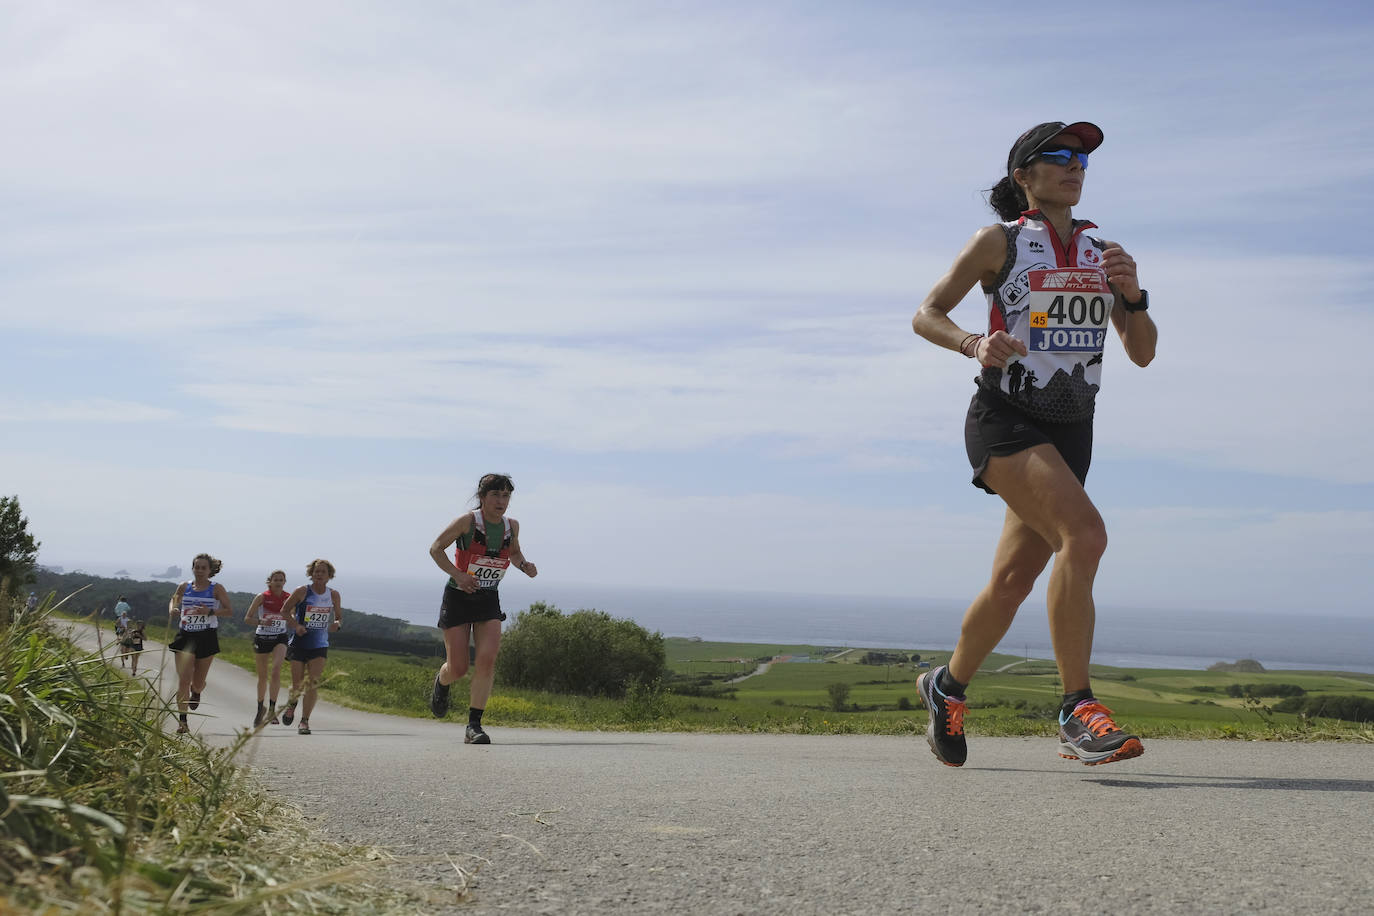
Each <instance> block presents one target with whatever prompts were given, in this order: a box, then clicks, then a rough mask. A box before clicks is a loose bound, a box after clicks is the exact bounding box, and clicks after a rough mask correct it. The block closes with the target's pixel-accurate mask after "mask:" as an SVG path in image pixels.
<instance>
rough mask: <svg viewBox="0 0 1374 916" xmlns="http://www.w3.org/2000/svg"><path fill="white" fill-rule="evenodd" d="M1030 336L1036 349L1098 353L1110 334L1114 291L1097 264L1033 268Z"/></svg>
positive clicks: (1033, 349)
mask: <svg viewBox="0 0 1374 916" xmlns="http://www.w3.org/2000/svg"><path fill="white" fill-rule="evenodd" d="M1030 286H1031V292H1030V297H1029V299H1028V306H1029V310H1030V340H1029V341H1027V344H1026V345H1027V347H1028V348H1029V349H1030V351H1031V352H1032V353H1034V352H1037V351H1039V352H1054V353H1066V352H1067V353H1074V352H1078V353H1096V352H1098V351H1099V350H1101V349H1102V347H1103V344H1104V343H1105V342H1106V338H1107V319H1108V317H1109V316H1110V315H1111V312H1112V291H1111V287H1109V286H1108V285H1107V275H1106V274H1105V273H1104V272H1103V271H1102V270H1100V269H1098V268H1096V267H1090V268H1058V269H1052V270H1033V271H1031V272H1030Z"/></svg>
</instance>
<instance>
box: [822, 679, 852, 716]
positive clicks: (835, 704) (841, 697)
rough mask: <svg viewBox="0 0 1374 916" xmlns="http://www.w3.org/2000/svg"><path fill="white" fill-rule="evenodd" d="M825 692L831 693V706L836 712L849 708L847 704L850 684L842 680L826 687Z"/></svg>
mask: <svg viewBox="0 0 1374 916" xmlns="http://www.w3.org/2000/svg"><path fill="white" fill-rule="evenodd" d="M825 692H826V693H828V694H830V708H831V709H832V710H834V711H835V712H842V711H844V710H845V709H846V708H848V707H847V706H846V705H845V704H847V703H848V702H849V685H848V684H846V683H844V682H843V681H840V682H838V683H834V684H831V685H830V686H829V687H826V688H825Z"/></svg>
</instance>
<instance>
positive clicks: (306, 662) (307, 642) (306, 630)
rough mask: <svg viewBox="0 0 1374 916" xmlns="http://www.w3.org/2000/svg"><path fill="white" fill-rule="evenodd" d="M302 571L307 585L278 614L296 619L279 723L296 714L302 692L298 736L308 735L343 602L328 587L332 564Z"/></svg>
mask: <svg viewBox="0 0 1374 916" xmlns="http://www.w3.org/2000/svg"><path fill="white" fill-rule="evenodd" d="M305 572H306V575H308V576H310V584H309V585H302V586H301V587H300V588H298V589H296V590H295V591H294V592H292V593H291V595H290V597H288V598H287V599H286V602H285V603H284V604H283V605H282V613H283V614H284V615H286V616H287V617H290V616H291V614H292V613H293V612H294V613H295V618H296V619H295V626H294V630H295V635H294V636H292V637H291V644H290V645H289V646H288V647H287V649H286V660H287V661H289V662H290V663H291V702H290V703H288V704H287V707H286V711H285V712H283V713H282V716H281V721H282V724H283V725H290V724H291V722H292V720H293V718H294V717H295V715H296V701H297V700H298V699H300V698H301V696H302V693H304V706H303V707H302V709H301V721H300V725H298V726H297V728H296V731H297V733H298V734H302V735H308V734H310V713H311V712H312V711H314V709H315V700H316V699H318V698H319V692H318V688H319V685H320V678H321V677H323V675H324V662H325V659H326V658H327V657H328V656H329V634H330V633H337V632H338V631H339V630H340V629H341V628H342V627H343V616H342V611H343V602H342V600H341V599H340V598H339V592H338V590H337V589H332V588H330V587H329V580H330V579H333V578H334V576H335V571H334V564H333V563H331V562H329V561H328V560H311V561H310V565H308V566H306V567H305Z"/></svg>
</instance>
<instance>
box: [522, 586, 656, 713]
mask: <svg viewBox="0 0 1374 916" xmlns="http://www.w3.org/2000/svg"><path fill="white" fill-rule="evenodd" d="M666 674H667V661H666V656H665V651H664V648H663V634H661V633H656V632H655V633H650V632H649V631H648V630H646V629H644V628H643V627H642V626H640V625H639V624H637V623H635V622H634V621H633V620H619V619H616V618H614V617H611V616H610V615H609V614H606V613H603V612H601V611H596V610H580V611H574V612H572V613H571V614H564V613H563V612H562V611H560V610H559V609H558V608H556V607H554V606H552V605H548V604H544V603H543V602H536V603H534V604H532V605H530V607H529V609H528V610H525V611H521V612H520V614H519V616H517V617H516V619H515V624H514V625H513V626H512V627H511V628H510V629H509V630H507V631H506V633H505V634H504V635H503V636H502V637H501V653H500V654H499V655H498V656H497V657H496V676H497V677H498V678H499V679H500V680H501V683H503V684H507V685H510V686H513V687H526V688H530V689H534V690H547V691H550V692H553V693H574V694H581V695H583V696H606V697H622V696H624V695H625V691H626V689H627V688H628V687H629V685H630V684H631V683H634V682H636V681H637V682H639V683H641V684H647V683H650V682H653V681H660V682H661V681H662V680H663V678H664V677H665V676H666Z"/></svg>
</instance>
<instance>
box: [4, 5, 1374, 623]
mask: <svg viewBox="0 0 1374 916" xmlns="http://www.w3.org/2000/svg"><path fill="white" fill-rule="evenodd" d="M951 6H952V5H950V4H929V5H927V4H914V3H913V4H894V3H857V4H847V5H845V6H844V7H843V9H842V10H841V8H840V7H837V6H835V5H832V4H820V3H758V4H747V5H741V4H710V3H693V4H641V3H620V4H616V3H594V4H593V3H571V4H565V3H547V4H545V3H529V4H501V5H494V4H476V3H472V4H449V3H411V4H403V5H401V4H382V3H374V4H363V3H328V4H325V3H313V4H312V3H299V4H289V5H286V6H282V5H280V4H266V3H240V4H233V5H222V4H190V3H188V4H180V5H175V6H167V5H162V4H144V5H139V4H129V5H121V6H119V7H118V8H113V7H110V6H109V5H106V4H97V3H90V4H80V3H73V4H64V5H61V6H60V7H52V6H36V5H27V6H18V7H10V8H7V9H6V10H5V11H4V12H0V111H3V112H4V115H5V121H6V140H5V143H4V144H3V145H0V163H3V169H0V340H3V353H4V360H3V362H2V363H0V382H3V386H4V392H5V395H4V398H3V400H0V424H3V425H2V426H0V428H2V429H3V430H4V436H3V440H0V492H4V493H7V494H9V493H12V494H17V495H18V496H19V497H20V500H21V502H22V504H23V506H24V508H25V510H26V512H27V514H28V516H29V518H30V521H31V523H32V526H33V528H34V529H35V531H36V533H37V535H38V536H39V537H40V539H41V540H42V541H43V551H42V560H43V561H44V562H47V563H51V564H60V565H65V566H68V567H72V566H83V567H85V568H88V569H107V570H108V569H113V568H116V567H119V566H126V567H129V568H130V569H131V570H132V571H134V572H142V571H144V570H143V567H147V568H148V569H152V568H154V567H158V568H160V567H162V566H165V565H167V564H169V563H180V564H181V565H183V566H186V565H188V562H189V559H190V557H191V556H192V555H194V554H195V553H197V552H199V551H201V550H209V551H210V552H212V553H214V554H216V555H217V556H220V557H222V558H223V559H224V560H225V562H226V564H227V565H229V566H232V567H234V568H236V569H240V570H243V569H257V568H261V569H262V570H263V572H264V573H265V572H266V570H268V569H271V568H272V567H275V566H285V567H287V568H296V567H297V566H301V565H303V564H304V562H305V561H306V560H308V559H309V558H311V557H313V556H317V555H322V556H327V557H329V558H331V559H332V560H333V561H334V562H335V564H336V565H337V566H339V567H340V568H341V569H343V570H352V571H355V572H362V573H367V574H379V575H392V576H406V577H410V576H414V577H417V578H422V577H427V576H432V575H435V574H436V572H435V571H434V570H433V567H432V566H431V565H430V563H429V560H428V557H427V555H426V550H427V547H428V544H429V542H430V540H431V539H432V538H433V536H434V535H435V534H437V533H438V531H439V530H440V529H442V528H443V526H444V525H445V524H446V523H447V522H448V521H449V520H450V519H451V518H453V517H454V516H455V515H457V514H458V513H459V512H460V511H462V510H463V508H464V507H465V505H466V500H467V497H468V495H469V494H470V493H471V491H472V489H473V486H474V484H475V482H476V479H477V477H478V476H479V475H480V474H482V473H484V472H486V471H489V470H501V471H506V472H509V473H511V474H512V475H513V476H514V478H515V480H516V485H517V491H516V495H515V499H514V501H513V504H512V509H511V514H512V515H513V516H515V517H516V518H519V519H520V520H521V522H522V525H523V526H524V530H525V535H524V540H525V542H526V549H527V552H528V554H529V555H530V557H531V558H533V559H534V560H535V561H536V562H538V563H539V565H540V568H541V577H548V581H550V582H559V581H562V582H569V583H573V582H576V583H607V584H626V585H636V586H661V587H665V588H676V587H708V588H709V587H720V588H730V589H757V590H764V591H785V592H821V593H846V592H851V593H858V594H872V595H911V596H913V597H920V598H951V599H959V600H962V599H964V598H967V597H968V596H970V595H972V594H973V593H974V592H975V591H976V590H977V589H978V588H979V587H980V586H981V584H982V580H983V579H984V577H985V576H986V574H987V570H988V565H989V562H990V557H991V551H992V547H993V545H994V543H995V540H996V537H997V533H998V528H999V525H1000V520H1001V508H1000V505H1001V504H1000V502H999V501H997V500H995V499H993V498H991V497H987V496H986V495H984V494H982V493H981V492H980V491H977V490H975V489H974V488H973V487H971V486H970V485H969V483H968V477H969V470H968V466H967V461H966V459H965V457H964V452H963V444H962V423H963V415H964V409H965V406H966V404H967V400H968V397H969V395H970V393H971V380H972V376H973V374H974V373H973V367H972V364H971V363H969V362H968V361H966V360H962V359H961V358H960V357H958V356H956V355H955V354H953V353H952V352H946V351H941V350H938V349H936V348H934V347H932V346H930V345H929V344H926V343H925V342H924V341H921V340H920V339H918V338H916V337H915V336H914V335H912V333H911V331H910V325H909V322H910V318H911V314H912V312H913V311H914V310H915V308H916V306H917V304H919V302H920V300H921V299H922V297H923V296H924V295H925V294H926V292H927V291H928V289H929V287H930V286H931V285H932V284H933V283H934V281H935V280H936V279H937V278H938V277H939V276H940V274H941V273H942V272H943V271H944V270H945V268H946V267H947V266H948V264H949V262H950V260H951V259H952V258H953V256H954V255H955V254H956V253H957V252H958V251H959V249H960V248H961V247H962V246H963V244H964V242H965V241H966V240H967V239H968V238H969V237H970V236H971V235H972V234H973V233H974V232H975V231H976V230H977V229H978V228H979V227H980V226H982V225H985V224H987V223H990V222H992V221H993V218H994V217H993V215H992V213H991V211H990V210H988V209H987V207H986V205H985V204H984V203H983V200H982V195H981V193H980V189H982V188H986V187H988V186H990V185H991V183H992V182H993V181H995V180H996V179H997V177H998V175H999V172H1000V170H1001V168H1002V167H1003V165H1004V163H1005V158H1006V152H1007V149H1008V147H1009V146H1010V144H1011V142H1012V141H1013V140H1014V139H1015V137H1016V136H1017V135H1018V134H1019V133H1020V132H1021V131H1022V130H1024V129H1025V128H1026V127H1029V126H1030V125H1032V124H1034V123H1036V122H1039V121H1042V120H1053V119H1064V120H1079V119H1085V120H1092V121H1095V122H1096V123H1098V124H1100V125H1101V126H1102V127H1103V128H1104V131H1105V134H1106V142H1105V144H1104V146H1103V147H1102V150H1101V151H1100V152H1099V153H1098V154H1097V155H1096V156H1095V157H1094V159H1093V163H1092V168H1091V169H1090V171H1089V174H1088V181H1087V186H1086V189H1085V194H1084V200H1083V203H1082V204H1081V206H1080V207H1079V209H1078V211H1077V215H1079V216H1083V217H1087V218H1091V219H1092V220H1093V221H1095V222H1096V223H1097V224H1098V225H1099V227H1100V234H1101V235H1102V236H1103V237H1106V238H1110V239H1113V240H1116V241H1119V242H1121V243H1122V244H1124V245H1125V247H1126V248H1127V250H1128V251H1130V252H1132V253H1133V254H1134V255H1135V257H1136V259H1137V261H1138V262H1139V264H1140V272H1141V279H1142V283H1143V285H1145V286H1146V287H1148V288H1149V289H1150V292H1151V303H1152V314H1154V315H1155V317H1156V321H1157V322H1158V324H1159V326H1160V332H1161V333H1160V346H1159V356H1158V358H1157V359H1156V361H1155V363H1154V364H1153V365H1151V366H1150V367H1149V368H1148V369H1146V370H1140V369H1137V368H1136V367H1133V366H1131V365H1130V364H1129V363H1128V362H1127V360H1126V359H1125V357H1124V354H1123V353H1122V352H1121V349H1120V347H1119V345H1112V346H1111V347H1110V348H1109V350H1108V355H1107V360H1106V365H1105V370H1104V374H1103V381H1104V384H1103V391H1102V394H1101V396H1100V398H1099V412H1098V424H1097V435H1096V452H1095V458H1094V466H1093V472H1092V475H1091V477H1090V478H1089V492H1090V493H1091V494H1092V495H1093V497H1094V499H1095V501H1096V502H1097V503H1098V505H1099V507H1100V508H1101V509H1102V512H1103V515H1104V516H1105V518H1106V519H1107V523H1108V530H1109V533H1110V536H1111V539H1112V542H1111V547H1110V548H1109V552H1108V556H1107V559H1106V561H1105V563H1104V566H1103V569H1102V573H1101V575H1100V577H1099V581H1098V596H1099V601H1102V602H1108V603H1117V604H1125V605H1131V606H1145V607H1150V606H1156V607H1179V608H1192V607H1197V608H1240V609H1254V610H1256V611H1262V612H1316V611H1332V612H1337V613H1342V614H1362V615H1367V614H1370V613H1371V606H1372V605H1374V602H1372V601H1371V598H1374V586H1371V585H1370V583H1369V579H1368V577H1367V576H1366V575H1365V573H1364V568H1365V566H1366V565H1367V561H1368V558H1369V556H1370V552H1371V551H1370V544H1371V543H1374V471H1371V469H1370V463H1369V461H1368V460H1367V456H1368V455H1369V454H1371V452H1374V431H1371V428H1370V424H1369V418H1370V417H1371V416H1372V415H1374V411H1371V396H1370V393H1369V390H1370V386H1369V384H1368V382H1367V380H1366V376H1367V369H1366V368H1365V367H1366V363H1367V358H1366V357H1365V355H1364V352H1363V351H1364V350H1365V349H1366V347H1365V346H1364V345H1363V343H1362V341H1364V340H1368V339H1370V338H1371V337H1374V311H1371V309H1370V307H1369V306H1368V304H1367V303H1368V302H1369V300H1370V295H1371V292H1374V290H1372V289H1371V286H1374V280H1371V276H1370V273H1369V271H1368V269H1367V265H1368V261H1369V257H1368V254H1367V251H1366V243H1365V239H1364V235H1365V227H1364V221H1365V217H1366V214H1367V213H1368V212H1369V208H1370V205H1371V204H1374V175H1372V173H1374V156H1371V155H1370V152H1369V151H1370V150H1371V149H1372V148H1374V122H1371V121H1370V119H1369V118H1367V117H1365V116H1364V115H1363V114H1362V113H1363V112H1368V111H1370V110H1374V64H1372V63H1371V60H1370V58H1369V56H1368V53H1367V49H1368V47H1370V46H1371V42H1374V22H1372V21H1371V15H1370V13H1369V12H1368V11H1367V10H1365V9H1364V8H1362V7H1360V6H1357V5H1354V4H1348V5H1347V4H1321V3H1317V4H1308V5H1305V6H1303V7H1301V8H1292V7H1290V6H1286V5H1278V4H1251V5H1247V6H1246V7H1245V11H1244V14H1243V15H1238V14H1237V12H1236V11H1237V9H1238V8H1237V7H1235V6H1234V5H1231V4H1224V5H1205V4H1204V5H1200V6H1195V5H1191V4H1190V5H1182V4H1177V5H1175V4H1162V5H1154V6H1152V7H1151V8H1150V11H1149V12H1148V13H1146V12H1143V8H1142V7H1140V6H1139V5H1116V4H1104V5H1094V6H1091V7H1084V8H1074V7H1064V6H1060V7H1052V8H1051V7H1046V8H1040V9H1037V8H1033V7H1027V6H1025V5H1024V4H1009V3H989V4H980V5H978V8H977V9H976V10H958V9H952V8H951ZM1065 20H1068V21H1065ZM982 314H983V307H982V305H981V296H980V295H979V293H978V292H977V291H976V290H975V291H974V293H973V295H971V296H970V297H969V298H968V299H967V300H966V301H965V303H964V304H963V305H962V306H961V307H960V308H959V309H956V311H955V312H954V313H953V317H954V318H955V320H956V321H958V322H960V323H961V324H963V325H964V326H965V327H968V328H970V329H973V328H979V327H980V324H981V322H980V316H981V315H982Z"/></svg>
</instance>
